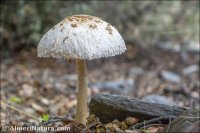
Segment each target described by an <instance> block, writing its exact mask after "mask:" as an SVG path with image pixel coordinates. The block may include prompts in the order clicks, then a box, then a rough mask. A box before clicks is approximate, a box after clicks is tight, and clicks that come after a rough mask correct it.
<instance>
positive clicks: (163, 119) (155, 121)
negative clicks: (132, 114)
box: [129, 116, 175, 129]
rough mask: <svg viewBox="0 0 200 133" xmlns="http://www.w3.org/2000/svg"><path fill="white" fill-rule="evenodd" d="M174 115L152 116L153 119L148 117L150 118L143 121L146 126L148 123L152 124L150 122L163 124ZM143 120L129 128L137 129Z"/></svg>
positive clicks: (142, 124)
mask: <svg viewBox="0 0 200 133" xmlns="http://www.w3.org/2000/svg"><path fill="white" fill-rule="evenodd" d="M174 118H175V117H170V116H164V117H158V118H153V119H150V120H147V121H144V122H145V127H146V126H148V125H150V124H151V125H152V124H163V123H169V122H170V120H171V119H174ZM144 122H141V123H138V124H135V125H133V126H131V127H130V128H129V129H133V128H134V129H139V128H141V127H143V126H144Z"/></svg>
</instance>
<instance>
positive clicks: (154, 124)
mask: <svg viewBox="0 0 200 133" xmlns="http://www.w3.org/2000/svg"><path fill="white" fill-rule="evenodd" d="M151 126H165V124H149V125H147V126H145V127H141V128H140V129H139V130H140V131H141V130H143V129H145V128H148V127H151Z"/></svg>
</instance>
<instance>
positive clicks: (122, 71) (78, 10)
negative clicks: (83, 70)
mask: <svg viewBox="0 0 200 133" xmlns="http://www.w3.org/2000/svg"><path fill="white" fill-rule="evenodd" d="M0 7H1V26H0V33H1V45H0V49H1V100H3V101H6V102H8V103H11V104H12V105H13V106H16V107H18V108H20V109H22V110H24V111H26V112H28V113H31V114H34V115H35V116H37V117H40V116H41V115H42V114H58V115H65V114H72V116H73V114H74V108H75V104H76V79H77V78H76V70H75V62H74V61H73V62H72V63H69V62H67V61H66V60H63V59H41V58H40V59H39V58H37V52H36V47H37V44H38V42H39V40H40V39H41V37H42V35H43V34H45V33H46V32H47V31H48V30H49V29H50V28H51V27H53V26H54V25H55V24H57V23H58V22H60V21H61V20H62V19H64V18H65V17H66V16H69V15H74V14H89V15H94V16H98V17H100V18H102V19H104V20H105V21H107V22H109V23H111V24H112V25H114V26H115V27H117V29H118V30H119V32H120V33H121V34H122V36H123V38H124V40H125V42H126V46H127V49H128V50H127V51H126V53H125V54H122V55H119V56H116V57H110V58H106V59H104V58H103V59H99V60H92V61H88V62H87V66H88V75H89V96H91V95H93V94H96V93H111V94H121V95H127V96H130V97H133V98H138V99H142V100H147V101H152V102H161V103H163V104H169V105H177V106H187V107H195V108H199V87H200V83H199V52H200V48H199V1H82V0H81V1H37V2H35V1H25V0H20V1H5V2H1V5H0ZM9 116H12V118H9V119H14V120H27V118H26V116H24V115H18V114H17V113H16V112H15V111H13V110H9V109H8V108H6V107H4V108H2V111H1V118H7V117H9ZM30 121H31V119H30Z"/></svg>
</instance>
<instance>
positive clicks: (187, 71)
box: [182, 65, 199, 75]
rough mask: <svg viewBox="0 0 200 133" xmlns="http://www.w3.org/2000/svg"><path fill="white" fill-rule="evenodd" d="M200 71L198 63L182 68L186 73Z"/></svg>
mask: <svg viewBox="0 0 200 133" xmlns="http://www.w3.org/2000/svg"><path fill="white" fill-rule="evenodd" d="M198 71H199V66H198V65H191V66H189V67H186V68H184V69H183V70H182V73H183V74H184V75H189V74H192V73H195V72H198Z"/></svg>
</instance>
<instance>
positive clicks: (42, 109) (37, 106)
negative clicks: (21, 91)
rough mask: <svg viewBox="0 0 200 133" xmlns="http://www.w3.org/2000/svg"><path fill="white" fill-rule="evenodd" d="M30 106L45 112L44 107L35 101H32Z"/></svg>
mask: <svg viewBox="0 0 200 133" xmlns="http://www.w3.org/2000/svg"><path fill="white" fill-rule="evenodd" d="M31 106H32V107H33V108H34V109H35V110H36V111H37V112H39V113H45V112H46V111H45V109H44V108H43V107H41V106H40V105H38V104H36V103H32V104H31Z"/></svg>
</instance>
